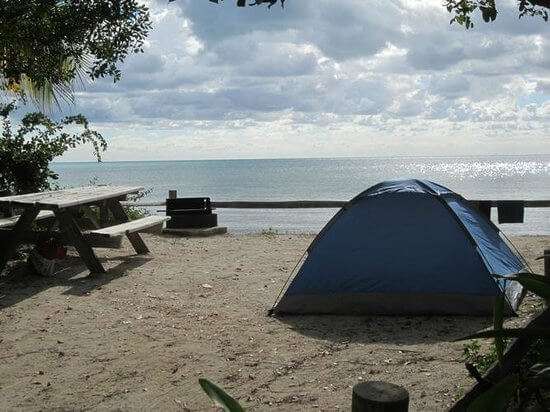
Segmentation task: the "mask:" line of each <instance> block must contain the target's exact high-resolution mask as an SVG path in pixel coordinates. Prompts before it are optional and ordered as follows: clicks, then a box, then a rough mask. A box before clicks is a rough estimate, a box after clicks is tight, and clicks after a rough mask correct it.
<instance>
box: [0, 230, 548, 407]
mask: <svg viewBox="0 0 550 412" xmlns="http://www.w3.org/2000/svg"><path fill="white" fill-rule="evenodd" d="M145 239H146V242H147V243H148V245H149V246H150V247H151V250H152V253H151V254H150V255H149V256H147V257H139V256H134V255H133V253H132V251H131V249H130V248H129V247H128V245H127V244H125V248H124V249H120V250H115V251H110V252H107V253H106V252H100V253H99V255H100V256H101V258H102V260H103V261H104V262H105V264H106V265H107V266H108V267H109V271H108V273H106V274H104V275H94V276H88V272H87V271H86V270H85V268H84V267H83V266H82V264H81V263H80V261H79V260H77V259H76V258H74V259H73V262H72V263H73V266H72V267H73V270H66V271H64V272H62V273H60V274H58V275H57V276H55V277H52V278H43V277H38V276H35V275H31V274H29V273H28V271H27V270H26V269H23V268H19V269H18V268H17V267H16V268H15V269H14V270H13V271H12V273H11V274H10V275H9V276H7V277H3V278H0V349H1V350H0V359H1V363H2V365H1V366H0V410H14V409H25V410H38V409H54V408H59V409H102V410H103V409H157V410H211V409H212V406H211V403H210V401H209V399H208V398H207V397H206V395H205V394H204V393H202V391H201V389H200V387H199V385H198V383H197V380H198V378H199V377H208V378H210V379H211V380H213V381H215V382H217V383H218V384H220V385H221V386H223V387H224V388H226V389H227V391H228V392H229V393H231V394H233V395H234V396H235V397H237V398H238V399H239V400H240V401H241V402H242V404H243V405H245V406H246V407H248V408H250V409H253V410H270V409H274V410H285V411H288V410H316V409H322V410H336V409H341V410H348V409H349V407H350V400H351V387H352V385H354V384H355V383H357V382H359V381H361V380H386V381H390V382H394V383H397V384H400V385H403V386H405V387H406V388H407V389H408V390H409V391H410V394H411V409H413V410H441V409H445V408H446V407H448V406H449V405H450V404H451V403H452V402H453V399H454V398H456V397H458V396H459V395H460V394H461V393H462V392H463V391H464V390H465V388H467V387H469V386H470V385H471V384H472V383H473V382H472V379H471V378H469V377H468V376H467V372H466V371H465V369H464V366H463V363H462V350H463V343H451V342H450V341H452V340H453V339H455V338H458V337H460V336H463V335H465V334H468V333H471V332H474V331H476V330H478V329H481V328H484V327H487V326H489V325H490V323H491V320H490V319H486V318H482V319H480V318H465V317H380V316H377V317H374V316H371V317H334V316H322V317H321V316H316V317H287V318H282V319H277V318H271V317H267V316H266V312H267V310H268V309H269V308H270V307H271V305H272V303H273V302H274V300H275V298H276V296H277V294H278V293H279V291H280V289H281V287H282V286H283V284H284V282H285V280H286V279H287V276H288V274H289V272H290V271H291V270H292V268H293V266H294V264H295V263H296V262H297V260H298V259H299V258H300V256H301V255H302V253H303V251H304V250H305V249H306V247H307V245H308V244H309V242H310V241H311V239H312V236H305V235H247V236H232V235H225V236H219V237H213V238H207V239H185V238H165V237H160V236H156V235H145ZM513 240H514V242H515V243H516V245H517V246H518V247H519V249H520V250H521V251H522V252H523V253H524V254H525V256H526V257H527V258H528V260H529V261H530V262H531V263H532V264H533V266H534V269H535V270H538V271H539V273H540V272H541V271H542V267H541V263H540V262H541V261H537V262H536V263H535V261H534V257H535V256H537V255H538V254H540V252H541V251H542V249H543V248H544V247H545V246H546V247H548V246H549V245H550V237H546V238H545V237H540V236H539V237H537V236H531V237H520V238H514V239H513ZM537 305H538V302H536V301H534V300H533V299H527V300H526V301H525V302H524V304H523V306H522V310H521V314H522V316H521V318H520V319H515V320H514V322H518V321H521V319H525V317H526V316H527V315H528V314H529V313H532V312H533V310H534V309H535V307H536V306H537Z"/></svg>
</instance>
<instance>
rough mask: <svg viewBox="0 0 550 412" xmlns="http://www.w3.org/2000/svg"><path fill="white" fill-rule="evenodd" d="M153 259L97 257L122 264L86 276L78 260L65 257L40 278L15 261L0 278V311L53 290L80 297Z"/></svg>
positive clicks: (86, 273) (24, 264)
mask: <svg viewBox="0 0 550 412" xmlns="http://www.w3.org/2000/svg"><path fill="white" fill-rule="evenodd" d="M151 259H152V257H148V256H140V255H129V256H116V257H112V258H100V261H101V262H103V263H105V262H108V261H113V260H114V261H121V262H120V263H118V264H117V265H115V266H113V267H111V268H109V269H108V270H107V272H106V273H89V272H88V269H87V268H86V266H85V265H84V263H83V262H82V260H81V259H80V258H78V257H73V256H70V257H67V258H66V259H64V260H63V261H62V263H61V265H62V267H61V269H60V270H59V271H57V272H56V273H55V274H54V275H53V276H48V277H45V276H39V275H37V274H35V273H34V270H33V269H31V268H30V267H29V266H28V265H27V264H26V263H25V262H18V263H17V264H16V265H15V266H14V267H13V268H12V269H11V270H10V271H9V272H8V274H7V275H5V276H2V277H0V310H2V309H4V308H8V307H10V306H12V305H15V304H17V303H19V302H21V301H23V300H25V299H28V298H31V297H32V296H34V295H36V294H38V293H40V292H42V291H44V290H47V289H49V288H52V287H58V286H61V287H68V289H67V290H65V291H63V292H62V293H63V294H64V295H73V296H83V295H86V294H87V293H89V292H91V291H93V290H94V289H98V288H101V287H102V286H103V285H106V284H108V283H109V282H111V281H113V280H115V279H118V278H120V277H123V276H126V275H127V273H128V271H129V270H131V269H134V268H137V267H140V266H142V265H144V264H145V263H146V262H148V261H149V260H151Z"/></svg>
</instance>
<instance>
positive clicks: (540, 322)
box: [450, 309, 550, 412]
mask: <svg viewBox="0 0 550 412" xmlns="http://www.w3.org/2000/svg"><path fill="white" fill-rule="evenodd" d="M548 325H550V310H549V309H546V310H544V311H543V312H542V313H540V314H539V315H538V316H536V317H535V318H533V319H532V320H531V321H530V322H529V323H528V324H527V326H525V328H540V327H548ZM532 341H533V338H532V337H528V336H523V337H519V338H517V339H514V340H513V341H512V342H511V343H510V344H509V345H508V348H507V350H506V352H505V353H504V359H503V361H502V364H499V363H495V364H494V365H493V366H492V367H491V368H490V369H489V370H488V371H487V373H486V374H485V375H484V376H483V380H482V381H481V382H478V383H476V384H475V385H474V386H473V387H472V388H471V389H470V390H469V391H468V392H466V394H465V395H464V396H463V397H462V398H461V399H459V400H458V401H457V402H456V403H455V404H454V405H453V407H452V408H451V409H450V411H453V412H456V411H465V410H467V409H468V407H469V405H470V404H471V403H472V402H473V401H474V400H475V399H476V398H477V397H478V396H480V395H481V394H483V393H484V392H485V391H486V390H487V389H489V388H491V387H492V385H494V384H496V383H498V382H499V381H500V380H502V379H503V378H505V377H506V376H509V375H510V374H512V373H515V372H517V371H518V370H519V364H520V362H521V360H522V359H523V358H524V357H525V355H526V354H527V352H528V351H529V349H530V347H531V343H532Z"/></svg>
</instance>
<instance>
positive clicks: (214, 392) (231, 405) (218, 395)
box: [199, 378, 244, 412]
mask: <svg viewBox="0 0 550 412" xmlns="http://www.w3.org/2000/svg"><path fill="white" fill-rule="evenodd" d="M199 384H200V385H201V387H202V390H203V391H204V392H206V394H207V395H208V396H209V397H210V399H212V400H213V401H214V402H215V403H216V404H217V405H218V406H220V407H221V408H223V410H224V411H225V412H244V409H243V408H242V406H241V405H239V403H238V402H237V401H236V400H235V399H233V398H232V397H231V396H229V395H228V394H227V393H226V392H225V391H224V390H223V389H222V388H220V387H219V386H217V385H215V384H213V383H212V382H210V381H209V380H208V379H202V378H201V379H199Z"/></svg>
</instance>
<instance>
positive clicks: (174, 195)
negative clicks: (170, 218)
mask: <svg viewBox="0 0 550 412" xmlns="http://www.w3.org/2000/svg"><path fill="white" fill-rule="evenodd" d="M177 197H178V191H177V190H169V191H168V199H177Z"/></svg>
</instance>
